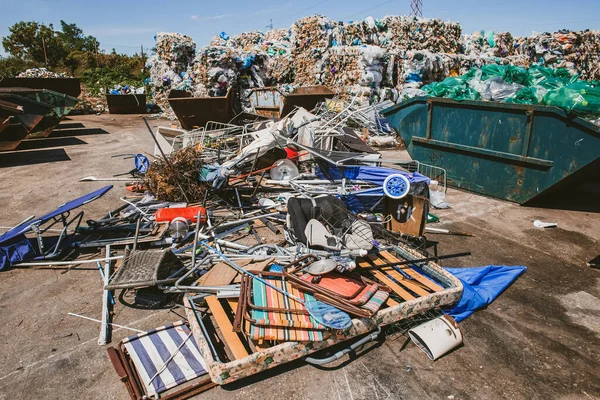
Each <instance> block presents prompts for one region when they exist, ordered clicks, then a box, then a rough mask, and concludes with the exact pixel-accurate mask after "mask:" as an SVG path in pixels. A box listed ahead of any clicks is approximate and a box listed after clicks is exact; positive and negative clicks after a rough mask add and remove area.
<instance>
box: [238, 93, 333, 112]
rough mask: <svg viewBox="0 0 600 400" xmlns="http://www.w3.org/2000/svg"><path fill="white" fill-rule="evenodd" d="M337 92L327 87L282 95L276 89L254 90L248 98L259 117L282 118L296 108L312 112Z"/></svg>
mask: <svg viewBox="0 0 600 400" xmlns="http://www.w3.org/2000/svg"><path fill="white" fill-rule="evenodd" d="M333 96H335V92H334V91H333V90H331V89H329V88H328V87H327V86H323V85H317V86H304V87H300V88H297V89H296V90H294V91H293V92H291V93H289V94H284V93H282V92H281V91H280V90H279V89H278V88H276V87H265V88H256V89H253V90H252V92H251V93H250V96H249V97H248V100H249V101H250V105H251V106H252V108H253V109H254V112H255V113H256V114H258V115H261V116H264V117H268V118H282V117H285V116H286V115H288V114H289V113H290V112H291V111H293V110H294V109H295V108H296V107H302V108H305V109H307V110H309V111H310V110H312V109H313V108H315V106H316V105H317V104H318V103H319V102H322V101H324V100H325V99H331V98H332V97H333Z"/></svg>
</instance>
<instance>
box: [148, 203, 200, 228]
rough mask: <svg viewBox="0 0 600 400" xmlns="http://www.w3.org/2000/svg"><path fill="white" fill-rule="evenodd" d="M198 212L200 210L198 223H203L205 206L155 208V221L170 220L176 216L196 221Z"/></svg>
mask: <svg viewBox="0 0 600 400" xmlns="http://www.w3.org/2000/svg"><path fill="white" fill-rule="evenodd" d="M198 212H200V223H201V224H205V223H206V208H204V207H183V208H159V209H158V210H156V222H171V221H173V220H174V219H175V218H178V217H181V218H185V219H187V220H188V221H193V222H196V217H197V216H198Z"/></svg>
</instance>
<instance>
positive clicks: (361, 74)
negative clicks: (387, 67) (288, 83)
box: [315, 46, 385, 88]
mask: <svg viewBox="0 0 600 400" xmlns="http://www.w3.org/2000/svg"><path fill="white" fill-rule="evenodd" d="M384 55H385V50H383V49H382V48H381V47H377V46H360V47H359V46H336V47H331V48H330V49H329V50H327V51H326V52H325V53H324V54H323V55H322V57H321V59H320V60H319V61H318V62H317V64H316V66H315V73H316V81H317V82H318V83H320V84H323V85H328V86H331V87H339V86H355V85H358V86H368V87H372V88H377V87H379V86H380V84H381V82H382V81H383V70H384V66H383V57H384Z"/></svg>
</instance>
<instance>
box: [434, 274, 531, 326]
mask: <svg viewBox="0 0 600 400" xmlns="http://www.w3.org/2000/svg"><path fill="white" fill-rule="evenodd" d="M444 269H445V270H446V271H448V272H450V273H451V274H452V275H454V276H456V277H457V278H458V279H460V281H461V282H462V284H463V294H462V297H461V298H460V301H459V302H458V303H457V304H456V305H455V306H454V308H453V309H452V310H447V311H444V312H445V313H446V314H448V315H450V316H451V317H453V318H454V319H455V320H456V321H457V322H460V321H462V320H464V319H465V318H467V317H468V316H469V315H471V314H473V313H474V312H475V311H477V310H481V309H482V308H485V307H486V306H487V305H488V304H491V303H492V302H493V301H494V300H495V299H496V298H497V297H498V296H500V294H501V293H502V292H503V291H504V290H506V288H507V287H509V286H510V285H511V284H512V283H513V282H514V281H515V280H517V278H518V277H519V276H520V275H521V274H523V273H524V272H525V271H527V268H526V267H524V266H510V267H509V266H504V265H487V266H485V267H475V268H444Z"/></svg>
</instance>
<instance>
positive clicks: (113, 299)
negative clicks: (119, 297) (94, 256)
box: [96, 262, 115, 306]
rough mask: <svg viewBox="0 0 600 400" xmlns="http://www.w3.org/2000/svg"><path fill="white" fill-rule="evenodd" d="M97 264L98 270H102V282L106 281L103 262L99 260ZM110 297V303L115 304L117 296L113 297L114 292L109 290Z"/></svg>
mask: <svg viewBox="0 0 600 400" xmlns="http://www.w3.org/2000/svg"><path fill="white" fill-rule="evenodd" d="M96 265H97V266H98V271H100V276H101V277H102V282H103V283H104V271H103V270H102V264H100V262H97V263H96ZM108 297H109V299H110V303H111V304H112V305H113V306H114V305H115V298H114V297H113V295H112V293H110V292H109V293H108Z"/></svg>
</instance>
